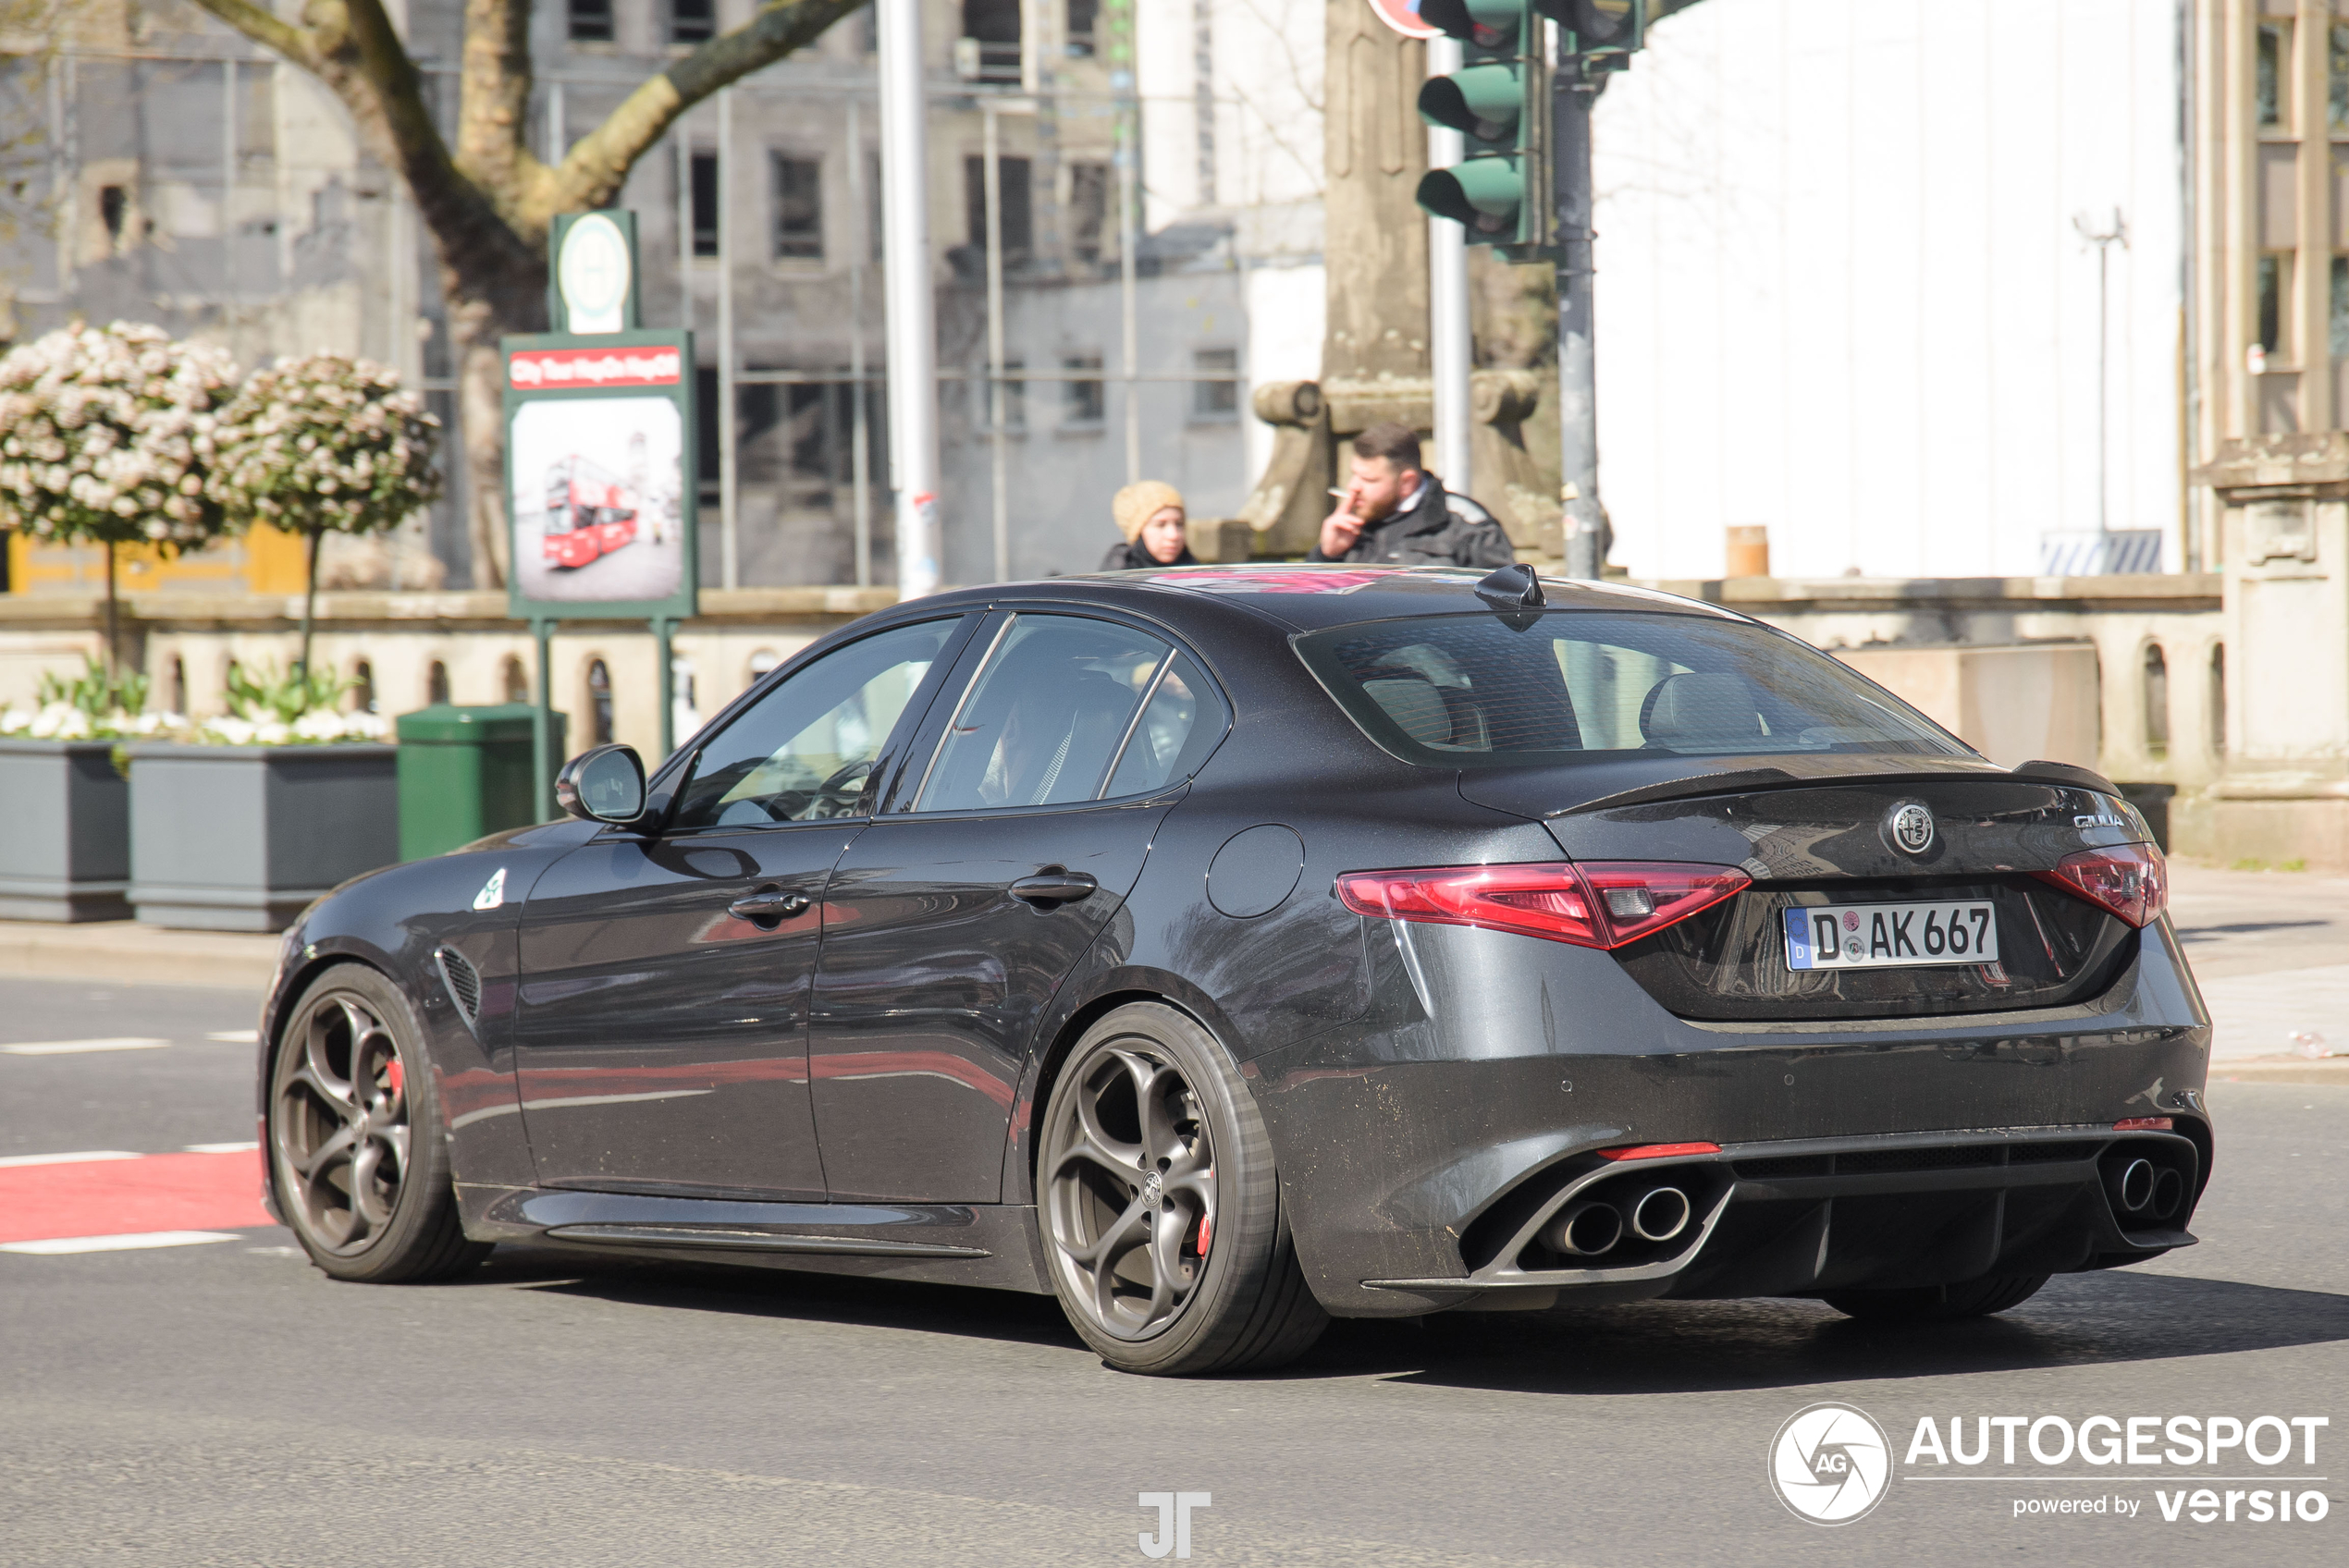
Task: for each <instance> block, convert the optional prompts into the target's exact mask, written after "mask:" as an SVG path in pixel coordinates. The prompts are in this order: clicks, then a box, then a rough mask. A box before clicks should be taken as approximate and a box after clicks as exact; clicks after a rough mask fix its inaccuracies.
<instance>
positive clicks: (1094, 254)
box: [1068, 164, 1109, 263]
mask: <svg viewBox="0 0 2349 1568" xmlns="http://www.w3.org/2000/svg"><path fill="white" fill-rule="evenodd" d="M1107 227H1109V165H1107V164H1071V165H1069V166H1068V249H1069V253H1070V254H1072V255H1074V256H1075V257H1076V259H1077V260H1078V261H1080V262H1087V263H1091V262H1098V261H1100V260H1101V234H1102V231H1103V230H1104V229H1106V228H1107Z"/></svg>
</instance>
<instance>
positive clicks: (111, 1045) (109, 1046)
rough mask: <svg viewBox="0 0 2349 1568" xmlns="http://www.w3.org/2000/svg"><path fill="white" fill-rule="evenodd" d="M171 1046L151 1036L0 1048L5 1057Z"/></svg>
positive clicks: (31, 1042) (37, 1042)
mask: <svg viewBox="0 0 2349 1568" xmlns="http://www.w3.org/2000/svg"><path fill="white" fill-rule="evenodd" d="M169 1044H171V1042H170V1041H169V1040H158V1039H155V1038H154V1037H153V1036H151V1035H121V1036H119V1037H117V1038H115V1039H110V1040H23V1041H19V1042H18V1043H17V1044H15V1045H7V1046H0V1055H6V1056H75V1055H79V1054H80V1053H81V1052H83V1051H154V1050H161V1049H162V1048H163V1047H166V1046H167V1045H169Z"/></svg>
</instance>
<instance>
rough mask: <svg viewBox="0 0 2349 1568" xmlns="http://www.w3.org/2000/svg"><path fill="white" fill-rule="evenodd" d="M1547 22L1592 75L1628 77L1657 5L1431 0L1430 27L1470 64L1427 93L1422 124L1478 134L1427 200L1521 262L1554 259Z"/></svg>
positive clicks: (1472, 235)
mask: <svg viewBox="0 0 2349 1568" xmlns="http://www.w3.org/2000/svg"><path fill="white" fill-rule="evenodd" d="M1544 18H1546V19H1548V20H1550V21H1554V22H1556V24H1557V27H1558V39H1557V47H1558V52H1559V54H1560V55H1564V56H1569V57H1571V63H1572V64H1573V65H1574V66H1575V67H1576V68H1577V69H1578V70H1579V71H1580V73H1581V76H1582V78H1583V79H1584V80H1588V79H1590V78H1591V77H1593V76H1595V75H1597V74H1598V73H1600V72H1604V71H1610V70H1620V69H1622V68H1623V67H1625V66H1627V65H1629V64H1630V56H1631V55H1632V54H1633V52H1635V51H1636V50H1638V49H1639V48H1641V47H1642V44H1643V43H1645V42H1646V38H1647V26H1648V0H1420V21H1422V22H1424V23H1426V24H1427V25H1428V26H1430V27H1433V28H1434V29H1436V30H1438V31H1441V32H1444V33H1445V34H1447V35H1448V36H1450V37H1453V38H1457V39H1458V40H1459V41H1460V55H1461V66H1460V68H1459V69H1458V70H1457V71H1455V72H1453V73H1451V74H1450V75H1448V76H1436V77H1430V78H1429V79H1428V80H1427V81H1426V83H1425V85H1423V86H1421V87H1420V118H1422V119H1424V120H1426V121H1427V122H1428V123H1429V124H1430V125H1440V126H1448V127H1450V128H1451V129H1454V130H1457V131H1458V132H1459V133H1460V134H1461V135H1462V136H1463V137H1465V138H1466V139H1467V155H1466V156H1465V157H1463V158H1462V159H1461V160H1460V162H1458V163H1457V164H1455V165H1453V166H1452V167H1450V168H1448V169H1433V170H1430V171H1429V173H1428V174H1427V176H1426V177H1425V178H1422V179H1421V180H1420V188H1419V192H1418V194H1419V203H1420V206H1421V207H1424V208H1425V209H1427V211H1429V212H1431V213H1433V214H1435V215H1436V216H1437V217H1440V218H1450V219H1451V220H1452V221H1453V222H1455V223H1457V224H1460V225H1463V226H1464V227H1466V228H1467V229H1468V232H1469V239H1470V241H1471V242H1473V243H1478V244H1487V245H1491V246H1493V247H1494V248H1495V249H1496V250H1498V251H1501V252H1502V253H1503V254H1504V255H1507V256H1508V257H1509V258H1510V259H1511V260H1514V261H1520V262H1521V261H1531V260H1535V259H1537V258H1539V257H1541V256H1543V255H1546V254H1549V253H1550V251H1551V250H1552V247H1553V244H1554V233H1553V230H1554V229H1555V227H1556V224H1555V221H1554V220H1555V207H1556V195H1555V192H1554V191H1553V190H1552V189H1551V156H1552V149H1551V146H1550V140H1551V135H1552V126H1551V119H1550V95H1551V93H1552V92H1553V91H1555V83H1556V71H1555V69H1554V68H1553V66H1552V62H1551V60H1550V57H1549V51H1548V48H1547V42H1546V39H1545V38H1544V33H1545V31H1546V30H1545V29H1544V28H1543V20H1544Z"/></svg>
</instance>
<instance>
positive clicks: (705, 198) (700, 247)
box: [687, 153, 718, 256]
mask: <svg viewBox="0 0 2349 1568" xmlns="http://www.w3.org/2000/svg"><path fill="white" fill-rule="evenodd" d="M687 179H688V181H689V183H690V184H691V186H692V190H690V191H689V192H688V201H689V203H690V205H691V206H692V208H693V214H694V254H695V255H696V256H715V255H716V254H718V154H717V153H695V154H694V156H693V159H692V163H691V165H690V173H689V174H688V176H687Z"/></svg>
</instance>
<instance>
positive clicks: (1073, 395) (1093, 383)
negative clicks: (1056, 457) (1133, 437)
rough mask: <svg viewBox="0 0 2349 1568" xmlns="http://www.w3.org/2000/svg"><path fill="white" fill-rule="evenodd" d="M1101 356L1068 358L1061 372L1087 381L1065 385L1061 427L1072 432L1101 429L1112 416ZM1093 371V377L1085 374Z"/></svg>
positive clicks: (1063, 383) (1066, 356)
mask: <svg viewBox="0 0 2349 1568" xmlns="http://www.w3.org/2000/svg"><path fill="white" fill-rule="evenodd" d="M1061 369H1062V370H1064V371H1067V372H1070V373H1072V374H1074V375H1076V376H1080V377H1084V378H1083V379H1076V380H1069V381H1064V382H1062V383H1061V424H1062V425H1063V427H1064V428H1068V429H1080V430H1081V429H1087V428H1090V427H1094V426H1098V425H1099V424H1100V423H1101V421H1102V420H1103V419H1105V418H1106V417H1107V416H1108V412H1109V398H1108V396H1107V389H1106V388H1105V387H1104V386H1103V385H1102V383H1101V379H1100V374H1101V356H1100V355H1099V354H1064V355H1063V356H1061ZM1087 371H1091V372H1092V373H1093V374H1092V375H1091V376H1089V377H1086V376H1084V373H1085V372H1087Z"/></svg>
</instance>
